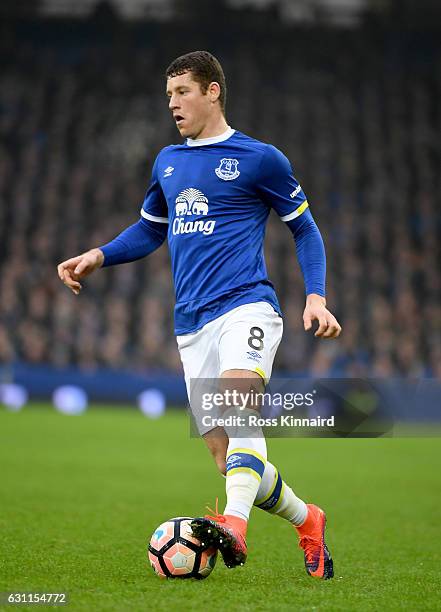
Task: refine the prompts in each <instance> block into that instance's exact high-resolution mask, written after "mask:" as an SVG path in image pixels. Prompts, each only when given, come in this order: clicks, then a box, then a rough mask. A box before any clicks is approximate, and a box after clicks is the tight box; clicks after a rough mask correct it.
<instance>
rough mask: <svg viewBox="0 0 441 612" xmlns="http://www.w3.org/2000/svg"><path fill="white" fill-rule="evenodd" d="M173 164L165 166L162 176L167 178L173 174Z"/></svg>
mask: <svg viewBox="0 0 441 612" xmlns="http://www.w3.org/2000/svg"><path fill="white" fill-rule="evenodd" d="M173 170H174V168H173V166H169V167H168V168H166V169H165V170H164V178H167V177H168V176H171V175H172V174H173Z"/></svg>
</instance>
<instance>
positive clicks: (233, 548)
mask: <svg viewBox="0 0 441 612" xmlns="http://www.w3.org/2000/svg"><path fill="white" fill-rule="evenodd" d="M208 510H210V512H213V510H211V509H210V508H208ZM213 515H214V516H212V515H210V514H207V515H206V516H204V517H198V518H195V519H193V520H192V521H191V523H190V525H191V529H192V531H193V535H194V537H195V538H197V539H198V540H199V541H200V542H201V544H202V546H203V547H204V548H211V547H214V548H216V549H217V550H219V551H220V553H221V555H222V558H223V560H224V563H225V565H226V566H227V567H237V566H238V565H243V564H244V563H245V561H246V558H247V543H246V540H245V536H246V531H247V521H245V520H244V519H241V518H239V517H237V516H231V515H225V514H219V513H218V511H217V500H216V512H213Z"/></svg>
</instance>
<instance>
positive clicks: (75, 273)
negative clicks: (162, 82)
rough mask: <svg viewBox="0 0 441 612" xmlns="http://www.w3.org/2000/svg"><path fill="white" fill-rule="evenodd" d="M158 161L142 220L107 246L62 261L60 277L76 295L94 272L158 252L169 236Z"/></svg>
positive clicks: (59, 269) (153, 170)
mask: <svg viewBox="0 0 441 612" xmlns="http://www.w3.org/2000/svg"><path fill="white" fill-rule="evenodd" d="M158 159H159V155H158V157H157V158H156V160H155V163H154V164H153V168H152V177H151V180H150V185H149V188H148V189H147V193H146V194H145V198H144V203H143V205H142V208H141V218H140V220H139V221H138V223H134V224H133V225H131V226H130V227H128V228H127V229H125V230H124V231H123V232H121V234H119V236H117V237H116V238H114V239H113V240H112V241H111V242H108V243H107V244H105V245H104V246H102V247H100V248H97V249H91V250H90V251H86V252H85V253H83V254H82V255H78V256H77V257H72V258H71V259H67V260H66V261H63V262H62V263H61V264H60V265H59V266H58V276H59V277H60V279H61V280H62V281H63V283H64V284H65V285H66V286H67V287H69V289H71V290H72V291H73V292H74V293H75V294H76V295H78V294H79V292H80V291H81V289H82V286H81V283H80V280H81V279H82V278H84V277H85V276H88V275H89V274H91V273H92V272H93V271H94V270H97V269H98V268H101V267H103V266H104V267H105V266H114V265H117V264H121V263H128V262H129V261H135V260H136V259H141V257H145V256H146V255H149V254H150V253H152V252H153V251H155V250H156V249H157V248H158V247H160V246H161V244H162V243H163V242H164V240H165V237H166V235H167V224H168V218H167V216H168V209H167V202H166V200H165V197H164V194H163V192H162V189H161V185H160V183H159V179H158Z"/></svg>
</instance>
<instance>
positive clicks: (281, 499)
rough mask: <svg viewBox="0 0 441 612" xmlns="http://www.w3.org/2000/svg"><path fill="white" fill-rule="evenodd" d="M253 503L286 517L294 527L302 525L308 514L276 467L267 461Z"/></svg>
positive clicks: (302, 502)
mask: <svg viewBox="0 0 441 612" xmlns="http://www.w3.org/2000/svg"><path fill="white" fill-rule="evenodd" d="M254 505H255V506H256V507H257V508H260V509H261V510H265V511H266V512H269V513H270V514H276V515H277V516H280V517H282V518H284V519H286V520H287V521H289V522H290V523H292V524H293V525H295V526H296V527H299V526H300V525H303V523H304V522H305V520H306V516H307V514H308V509H307V507H306V504H305V502H304V501H302V500H301V499H300V498H298V497H297V495H296V494H295V493H294V491H293V490H292V489H291V488H290V487H289V486H288V485H287V484H286V482H284V480H282V477H281V476H280V474H279V472H278V470H277V468H275V467H274V465H273V464H272V463H270V462H269V461H267V462H266V465H265V471H264V473H263V475H262V479H261V481H260V486H259V490H258V492H257V496H256V499H255V501H254Z"/></svg>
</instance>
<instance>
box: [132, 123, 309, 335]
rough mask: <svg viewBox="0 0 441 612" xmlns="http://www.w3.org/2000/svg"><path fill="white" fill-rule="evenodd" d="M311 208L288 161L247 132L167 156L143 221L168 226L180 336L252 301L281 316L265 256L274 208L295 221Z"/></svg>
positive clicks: (157, 168)
mask: <svg viewBox="0 0 441 612" xmlns="http://www.w3.org/2000/svg"><path fill="white" fill-rule="evenodd" d="M307 207H308V202H307V200H306V197H305V194H304V193H303V190H302V189H301V187H300V185H299V183H298V182H297V181H296V179H295V178H294V175H293V171H292V168H291V165H290V163H289V161H288V159H287V158H286V157H285V155H283V153H281V152H280V151H279V150H278V149H276V148H275V147H274V146H272V145H269V144H265V143H262V142H260V141H258V140H255V139H254V138H250V137H249V136H246V135H245V134H242V133H241V132H238V131H235V130H232V129H231V128H229V129H228V131H227V132H225V133H224V134H222V135H220V136H217V137H213V138H206V139H199V140H191V139H187V140H186V142H185V143H184V144H180V145H172V146H169V147H166V148H164V149H162V151H161V152H160V153H159V155H158V157H157V158H156V161H155V163H154V166H153V170H152V179H151V184H150V187H149V189H148V191H147V193H146V196H145V200H144V204H143V206H142V209H141V215H142V216H143V217H144V218H145V219H149V220H150V221H156V222H158V223H168V243H169V249H170V256H171V264H172V274H173V279H174V285H175V292H176V306H175V332H176V334H187V333H191V332H195V331H197V330H198V329H200V328H201V327H203V326H204V325H205V324H206V323H208V322H209V321H212V320H214V319H216V318H217V317H219V316H221V315H222V314H224V313H226V312H228V311H229V310H231V309H232V308H236V307H237V306H240V305H242V304H249V303H252V302H259V301H264V302H268V303H269V304H271V305H272V306H273V308H274V309H275V310H276V311H277V312H278V313H279V314H281V312H280V306H279V303H278V300H277V297H276V294H275V291H274V287H273V285H272V284H271V282H270V281H269V280H268V275H267V271H266V266H265V260H264V254H263V242H264V236H265V226H266V221H267V219H268V215H269V213H270V210H271V208H274V209H275V210H276V212H277V213H278V215H279V216H280V217H281V219H282V220H283V221H290V220H291V219H294V218H296V217H298V216H300V215H301V214H302V212H304V211H305V210H306V208H307Z"/></svg>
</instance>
